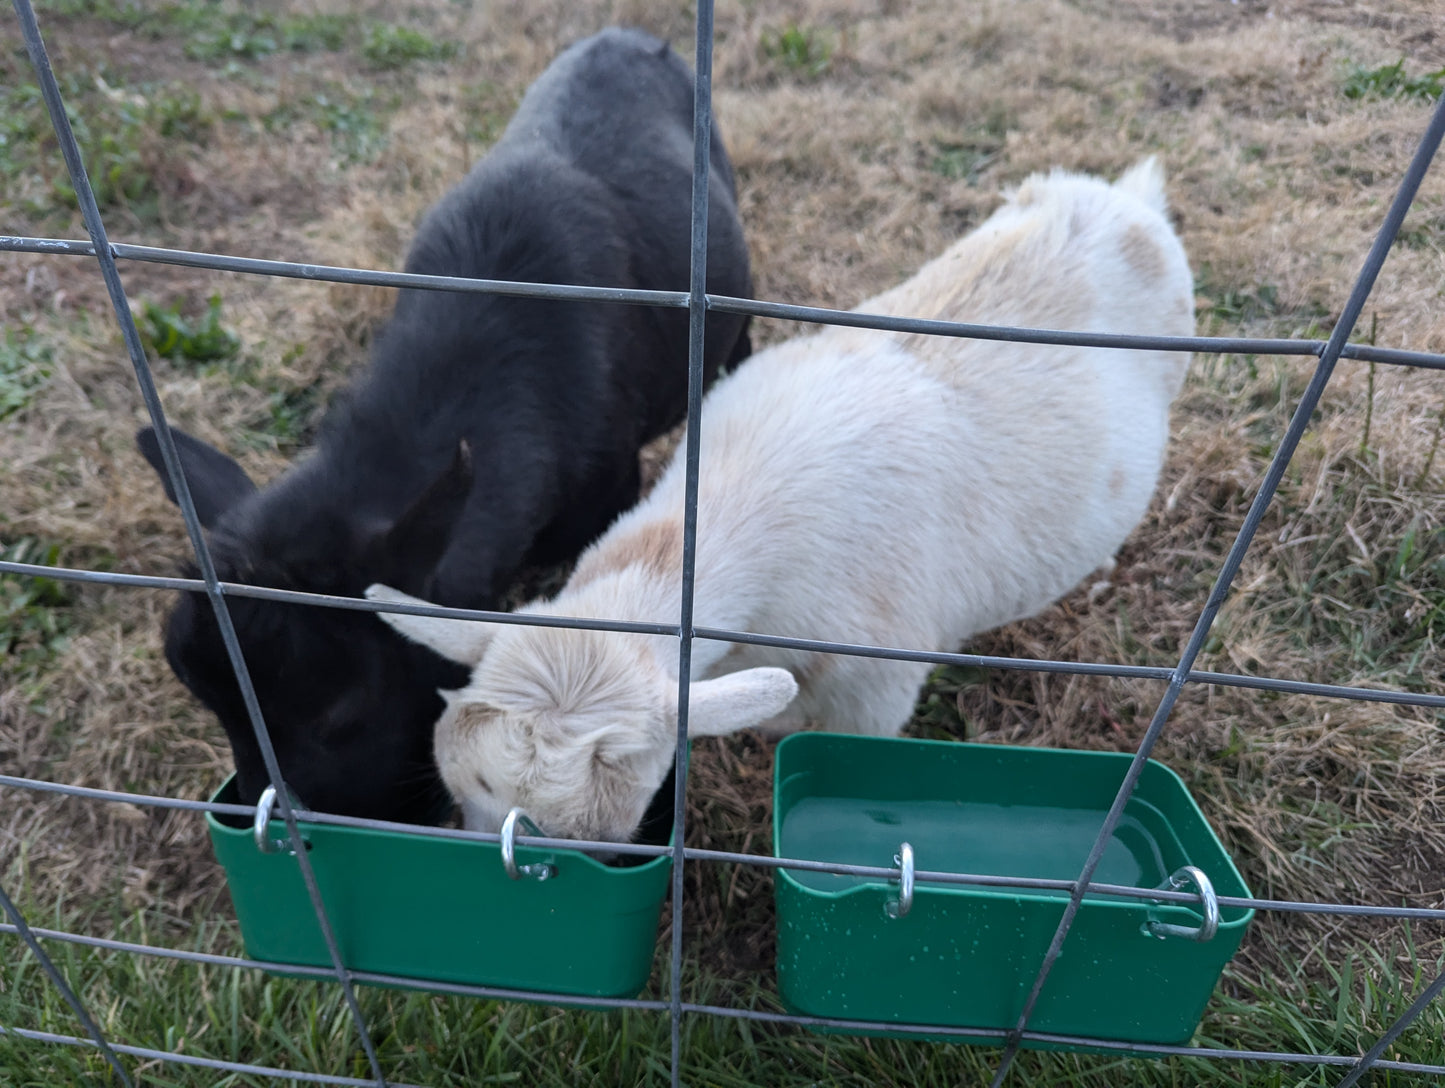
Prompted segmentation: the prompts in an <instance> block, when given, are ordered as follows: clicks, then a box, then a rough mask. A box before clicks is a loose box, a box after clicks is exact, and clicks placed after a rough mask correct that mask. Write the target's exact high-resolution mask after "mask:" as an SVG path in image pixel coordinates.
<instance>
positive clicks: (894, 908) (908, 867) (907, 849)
mask: <svg viewBox="0 0 1445 1088" xmlns="http://www.w3.org/2000/svg"><path fill="white" fill-rule="evenodd" d="M893 862H894V864H895V865H897V866H898V870H899V872H898V898H897V899H890V900H889V901H888V902H887V904H885V905H884V908H883V909H884V910H886V911H887V912H888V917H890V918H903V917H905V916H906V915H907V914H908V912H909V911H910V910H912V909H913V847H912V846H910V845H908V843H906V842H905V843H903V844H901V845H900V846H899V847H898V853H896V854H894V855H893Z"/></svg>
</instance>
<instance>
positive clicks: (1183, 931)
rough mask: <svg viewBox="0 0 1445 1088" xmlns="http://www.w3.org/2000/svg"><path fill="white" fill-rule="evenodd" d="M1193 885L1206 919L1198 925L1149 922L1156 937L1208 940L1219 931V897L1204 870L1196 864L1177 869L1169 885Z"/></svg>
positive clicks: (1150, 929) (1150, 930)
mask: <svg viewBox="0 0 1445 1088" xmlns="http://www.w3.org/2000/svg"><path fill="white" fill-rule="evenodd" d="M1191 885H1193V887H1194V890H1195V891H1197V892H1198V893H1199V905H1200V908H1201V909H1202V910H1203V911H1204V921H1203V922H1202V923H1201V924H1200V925H1198V926H1176V925H1172V924H1171V923H1169V922H1149V923H1148V929H1149V932H1150V933H1152V934H1153V935H1154V936H1156V937H1183V938H1184V939H1185V940H1187V941H1207V940H1209V939H1210V938H1211V937H1213V936H1214V934H1215V933H1217V932H1218V931H1219V897H1218V896H1216V895H1215V894H1214V885H1213V884H1212V883H1210V881H1209V877H1207V876H1205V875H1204V870H1203V869H1200V868H1199V867H1198V866H1195V865H1185V866H1184V867H1183V868H1180V869H1176V870H1175V871H1174V873H1173V874H1172V875H1171V876H1170V877H1169V886H1170V887H1171V888H1174V889H1177V890H1183V889H1184V888H1187V887H1189V886H1191Z"/></svg>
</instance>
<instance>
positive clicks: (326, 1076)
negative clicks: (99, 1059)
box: [0, 1025, 424, 1088]
mask: <svg viewBox="0 0 1445 1088" xmlns="http://www.w3.org/2000/svg"><path fill="white" fill-rule="evenodd" d="M4 1035H11V1036H14V1037H15V1038H17V1039H29V1040H31V1041H32V1042H40V1043H52V1044H56V1045H59V1046H79V1047H93V1046H95V1045H96V1044H95V1042H94V1041H92V1040H90V1039H80V1038H77V1037H76V1036H74V1035H58V1034H56V1033H55V1032H53V1031H34V1030H31V1029H29V1028H13V1027H6V1026H4V1025H0V1036H4ZM110 1045H111V1047H112V1048H113V1049H114V1050H115V1051H116V1052H117V1053H119V1054H124V1055H126V1056H127V1057H132V1058H145V1059H147V1060H148V1061H154V1062H171V1063H173V1064H175V1065H189V1066H195V1067H198V1068H201V1069H215V1070H218V1071H219V1072H222V1073H235V1074H248V1075H250V1076H260V1077H272V1078H274V1079H276V1080H284V1081H292V1082H295V1083H309V1084H340V1085H356V1086H359V1088H368V1086H370V1085H374V1084H375V1083H376V1081H374V1080H362V1079H360V1078H358V1077H342V1076H337V1075H335V1074H334V1073H311V1072H304V1071H297V1070H294V1069H278V1068H277V1067H275V1066H272V1065H250V1064H248V1063H246V1062H228V1061H226V1060H225V1059H223V1058H206V1057H202V1056H199V1055H196V1054H181V1053H179V1052H178V1051H175V1050H152V1049H151V1048H150V1047H144V1046H126V1045H124V1044H122V1043H112V1044H110ZM127 1083H129V1082H127ZM390 1088H424V1086H422V1085H417V1084H402V1083H400V1082H397V1081H392V1082H390Z"/></svg>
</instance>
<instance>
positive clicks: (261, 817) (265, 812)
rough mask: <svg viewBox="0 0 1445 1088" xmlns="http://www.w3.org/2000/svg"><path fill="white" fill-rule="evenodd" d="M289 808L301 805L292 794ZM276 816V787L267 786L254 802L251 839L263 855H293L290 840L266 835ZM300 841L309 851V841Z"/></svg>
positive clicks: (303, 839) (303, 838)
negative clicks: (254, 810)
mask: <svg viewBox="0 0 1445 1088" xmlns="http://www.w3.org/2000/svg"><path fill="white" fill-rule="evenodd" d="M290 797H291V807H292V808H295V807H297V806H298V805H300V804H301V802H300V801H298V800H296V795H295V794H294V793H292V794H290ZM275 814H276V787H275V786H267V787H266V788H265V789H264V790H262V791H261V796H260V797H259V798H258V799H257V801H256V820H255V822H254V823H253V824H252V825H251V837H252V838H253V839H255V840H256V849H257V850H259V851H261V853H263V854H295V853H296V851H295V850H293V849H292V848H291V840H290V838H289V837H288V838H284V839H273V838H272V837H271V836H270V835H268V834H266V828H267V825H268V824H270V822H271V820H272V818H273V817H274V816H275ZM301 841H302V842H303V843H304V844H305V846H306V849H308V850H309V849H311V840H310V839H307V838H305V837H304V836H303V837H302V839H301Z"/></svg>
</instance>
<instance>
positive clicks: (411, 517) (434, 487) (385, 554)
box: [367, 438, 473, 592]
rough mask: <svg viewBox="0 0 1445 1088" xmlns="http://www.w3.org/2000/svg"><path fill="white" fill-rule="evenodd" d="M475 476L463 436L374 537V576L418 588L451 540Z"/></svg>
mask: <svg viewBox="0 0 1445 1088" xmlns="http://www.w3.org/2000/svg"><path fill="white" fill-rule="evenodd" d="M472 478H473V472H472V448H471V446H470V445H469V444H468V443H467V440H466V439H465V438H464V439H462V440H461V441H460V442H458V443H457V452H456V455H455V456H454V457H453V458H452V462H451V464H450V465H448V466H447V467H446V469H445V470H444V471H443V472H442V474H441V475H440V476H438V477H437V478H436V479H435V480H433V481H432V482H431V484H430V486H428V487H427V489H426V490H425V491H423V492H422V493H421V497H420V498H418V499H417V500H416V501H415V502H414V503H412V504H411V506H410V507H408V508H407V510H406V511H405V512H404V513H403V514H402V515H401V517H399V518H397V519H396V521H395V523H393V524H392V526H391V527H390V528H389V529H386V530H385V531H384V532H382V533H381V535H380V536H378V537H377V538H376V539H375V540H374V541H373V542H372V545H371V549H372V550H371V554H370V555H368V557H367V558H368V560H369V568H370V570H371V572H372V576H373V577H375V578H377V579H379V580H381V581H386V582H393V583H395V584H396V585H398V586H400V587H401V588H403V589H405V590H409V591H412V592H416V591H419V590H420V589H421V588H422V587H423V585H424V584H425V583H426V579H427V576H428V575H429V574H431V572H432V571H433V570H435V569H436V565H437V564H438V563H440V562H441V558H442V555H443V553H445V552H446V550H447V545H448V544H449V543H451V538H452V530H453V529H454V528H455V527H456V523H457V519H458V518H459V517H461V514H462V510H463V508H464V507H465V506H466V504H467V497H468V496H469V495H470V494H471V493H472Z"/></svg>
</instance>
